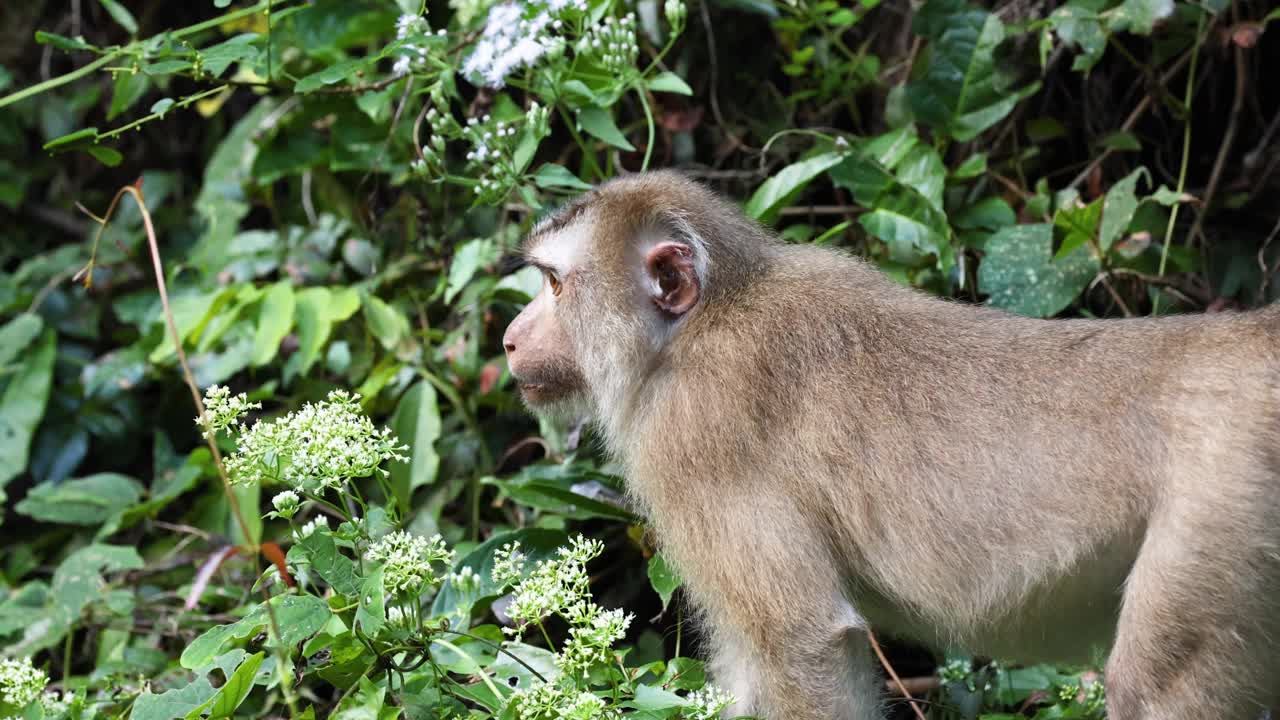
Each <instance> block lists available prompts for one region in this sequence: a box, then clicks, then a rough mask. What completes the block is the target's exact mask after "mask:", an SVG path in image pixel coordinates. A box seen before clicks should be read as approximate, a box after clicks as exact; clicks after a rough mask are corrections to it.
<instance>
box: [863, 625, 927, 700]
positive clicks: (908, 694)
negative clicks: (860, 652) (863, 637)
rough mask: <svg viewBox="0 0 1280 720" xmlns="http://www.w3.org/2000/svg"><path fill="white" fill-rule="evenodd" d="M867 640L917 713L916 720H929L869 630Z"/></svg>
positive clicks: (900, 691) (899, 690)
mask: <svg viewBox="0 0 1280 720" xmlns="http://www.w3.org/2000/svg"><path fill="white" fill-rule="evenodd" d="M867 640H868V641H870V642H871V649H872V650H874V651H875V653H876V657H878V658H880V664H881V665H882V666H884V669H885V672H887V673H889V678H890V679H891V680H892V681H893V683H894V685H896V686H897V688H898V692H899V693H901V694H902V697H904V698H906V700H907V704H908V705H910V706H911V709H912V710H913V711H915V714H916V718H918V720H928V718H926V717H925V716H924V711H923V710H921V709H920V706H919V705H918V704H916V699H915V698H914V697H912V696H911V691H910V690H908V689H907V686H906V685H904V684H903V683H902V678H900V677H898V673H897V671H896V670H894V669H893V666H892V665H890V664H889V658H887V657H885V656H884V650H881V649H880V642H879V641H878V640H876V635H875V633H873V632H871V631H870V630H868V631H867Z"/></svg>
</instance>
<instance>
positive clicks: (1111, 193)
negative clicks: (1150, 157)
mask: <svg viewBox="0 0 1280 720" xmlns="http://www.w3.org/2000/svg"><path fill="white" fill-rule="evenodd" d="M1145 175H1147V170H1146V168H1138V169H1137V170H1134V171H1133V172H1131V173H1129V174H1128V175H1126V176H1124V178H1122V179H1121V180H1120V181H1119V182H1117V183H1116V184H1114V185H1112V186H1111V188H1110V189H1108V190H1107V196H1106V200H1105V201H1104V204H1103V207H1102V226H1101V227H1100V228H1099V230H1098V246H1099V248H1101V250H1102V252H1104V253H1105V252H1107V251H1108V250H1110V249H1111V244H1112V243H1114V242H1115V241H1116V239H1118V238H1119V237H1120V236H1121V235H1122V234H1124V231H1125V230H1127V229H1128V228H1129V223H1130V222H1132V221H1133V213H1134V211H1136V210H1137V209H1138V198H1137V197H1136V196H1135V195H1134V193H1135V192H1136V190H1137V186H1138V178H1139V177H1142V176H1145Z"/></svg>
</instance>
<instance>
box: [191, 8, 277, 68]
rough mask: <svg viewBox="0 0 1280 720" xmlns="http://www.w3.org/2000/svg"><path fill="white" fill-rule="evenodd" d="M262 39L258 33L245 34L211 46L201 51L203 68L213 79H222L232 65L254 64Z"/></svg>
mask: <svg viewBox="0 0 1280 720" xmlns="http://www.w3.org/2000/svg"><path fill="white" fill-rule="evenodd" d="M274 14H275V13H273V15H274ZM261 37H262V36H261V35H258V34H256V33H245V34H243V35H237V36H235V37H233V38H230V39H228V40H224V41H223V42H220V43H218V44H216V45H210V46H209V47H207V48H205V49H203V50H201V51H200V61H201V68H202V69H203V70H204V72H205V73H207V74H209V75H211V76H212V77H221V76H222V73H224V72H226V71H227V68H228V67H230V66H231V64H232V63H237V62H238V63H253V62H254V61H256V60H257V58H258V55H259V53H260V51H259V49H258V48H257V47H256V44H257V43H259V42H261Z"/></svg>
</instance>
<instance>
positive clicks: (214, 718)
mask: <svg viewBox="0 0 1280 720" xmlns="http://www.w3.org/2000/svg"><path fill="white" fill-rule="evenodd" d="M264 657H266V653H261V652H260V653H256V654H254V655H250V656H249V657H247V658H245V659H244V662H242V663H240V667H238V668H236V671H235V672H234V673H231V677H229V678H227V682H226V683H225V684H224V685H223V686H222V687H220V688H218V694H217V695H216V696H214V700H213V704H212V706H211V707H210V708H209V720H219V719H220V718H228V717H231V715H232V713H234V712H235V711H236V708H238V707H240V703H242V702H244V699H245V698H246V697H248V696H249V691H250V690H253V679H254V677H256V676H257V674H258V667H259V666H261V665H262V659H263V658H264ZM193 713H194V714H193ZM199 716H200V713H199V712H198V711H195V710H193V711H192V712H190V713H187V720H197V718H199Z"/></svg>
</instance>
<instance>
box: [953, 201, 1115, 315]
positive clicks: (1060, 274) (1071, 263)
mask: <svg viewBox="0 0 1280 720" xmlns="http://www.w3.org/2000/svg"><path fill="white" fill-rule="evenodd" d="M1052 256H1053V226H1052V225H1049V224H1048V223H1038V224H1032V225H1014V226H1011V227H1007V228H1004V229H1002V230H1000V231H998V232H997V233H996V234H995V235H993V236H992V237H991V239H990V240H988V241H987V252H986V256H985V257H984V258H983V260H982V264H981V265H979V266H978V285H979V287H980V288H981V290H982V292H984V293H986V294H987V295H988V296H989V297H988V302H990V303H991V304H992V305H994V306H996V307H1000V308H1004V309H1006V310H1010V311H1012V312H1016V313H1018V314H1020V315H1029V316H1032V317H1049V316H1051V315H1056V314H1057V313H1058V312H1060V311H1062V309H1063V308H1065V307H1067V306H1068V305H1070V304H1071V303H1072V301H1074V300H1075V299H1076V297H1077V296H1079V294H1080V292H1081V291H1082V290H1084V289H1085V288H1086V287H1087V286H1088V285H1089V283H1090V282H1092V281H1093V278H1094V277H1095V276H1096V275H1097V273H1098V270H1099V268H1100V265H1099V263H1098V259H1097V258H1096V257H1094V255H1093V253H1092V252H1090V250H1089V248H1088V247H1087V246H1084V247H1078V248H1076V249H1075V250H1074V251H1072V252H1071V254H1070V255H1068V256H1067V257H1064V258H1061V259H1059V260H1054V259H1053V257H1052Z"/></svg>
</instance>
